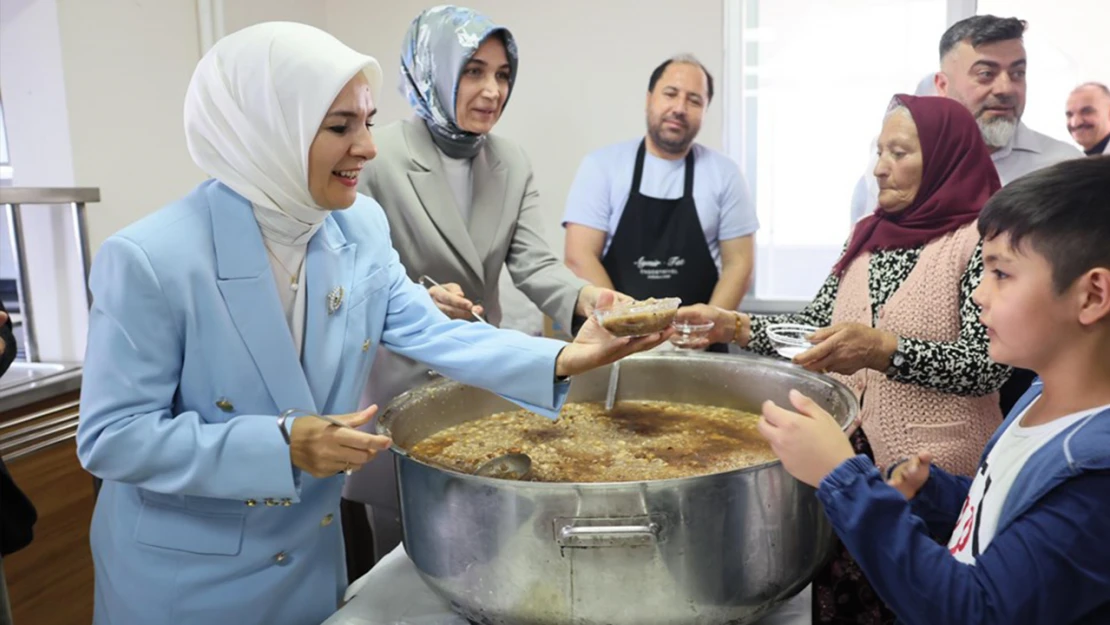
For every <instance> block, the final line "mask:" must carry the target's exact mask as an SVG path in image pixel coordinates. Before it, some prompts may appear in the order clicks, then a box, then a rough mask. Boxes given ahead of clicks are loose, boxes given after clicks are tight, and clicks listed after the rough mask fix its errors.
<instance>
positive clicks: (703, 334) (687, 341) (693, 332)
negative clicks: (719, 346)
mask: <svg viewBox="0 0 1110 625" xmlns="http://www.w3.org/2000/svg"><path fill="white" fill-rule="evenodd" d="M713 326H714V324H713V322H712V321H707V322H705V323H690V322H684V321H675V322H674V323H672V324H671V327H672V328H674V335H673V336H671V344H672V345H674V346H675V347H680V348H683V349H692V348H694V347H696V346H700V345H701V344H702V343H704V342H705V340H706V339H707V338H708V337H709V333H710V332H711V331H712V330H713Z"/></svg>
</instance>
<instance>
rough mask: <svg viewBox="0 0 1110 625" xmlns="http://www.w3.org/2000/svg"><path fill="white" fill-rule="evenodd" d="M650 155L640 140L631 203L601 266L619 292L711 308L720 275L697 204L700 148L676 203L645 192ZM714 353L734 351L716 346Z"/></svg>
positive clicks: (691, 158) (688, 156)
mask: <svg viewBox="0 0 1110 625" xmlns="http://www.w3.org/2000/svg"><path fill="white" fill-rule="evenodd" d="M644 154H645V146H644V142H643V141H640V149H639V150H638V151H637V152H636V165H635V167H634V168H633V173H632V188H631V189H629V191H628V202H627V203H625V205H624V212H623V213H622V214H621V219H620V222H619V223H618V224H617V231H616V232H614V233H613V240H612V241H611V242H610V243H609V250H608V251H607V252H606V253H605V256H604V257H603V258H602V259H601V265H602V266H603V267H605V271H606V272H607V273H608V274H609V279H610V280H612V281H613V288H614V289H616V290H617V291H620V292H621V293H625V294H627V295H629V296H631V297H634V298H636V299H647V298H649V297H655V298H662V297H679V298H681V299H682V305H683V306H687V305H690V304H708V303H709V298H710V297H712V295H713V289H714V288H716V286H717V280H718V278H719V277H720V273H719V272H718V271H717V264H716V263H715V262H713V255H712V254H710V253H709V243H707V242H706V240H705V233H704V231H703V230H702V227H701V220H700V219H698V209H697V207H696V206H695V205H694V150H693V149H692V148H691V150H690V151H689V152H688V153H687V154H686V181H685V184H684V185H683V190H682V197H680V198H678V199H676V200H661V199H658V198H653V197H647V196H645V195H642V194H641V193H640V181H641V179H642V177H643V172H644ZM710 351H715V352H725V351H728V350H727V347H726V346H725V345H712V346H710Z"/></svg>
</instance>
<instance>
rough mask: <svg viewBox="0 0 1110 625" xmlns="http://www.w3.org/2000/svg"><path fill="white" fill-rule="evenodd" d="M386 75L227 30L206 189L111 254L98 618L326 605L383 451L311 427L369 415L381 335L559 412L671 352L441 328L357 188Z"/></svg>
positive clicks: (297, 620) (159, 623)
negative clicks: (351, 498) (366, 468)
mask: <svg viewBox="0 0 1110 625" xmlns="http://www.w3.org/2000/svg"><path fill="white" fill-rule="evenodd" d="M380 80H381V71H380V69H379V66H378V64H377V62H376V61H375V60H374V59H372V58H370V57H367V56H363V55H361V54H358V53H356V52H354V51H353V50H351V49H349V48H347V47H346V46H344V45H343V44H341V43H340V42H339V41H338V40H336V39H335V38H333V37H331V36H330V35H328V34H326V33H323V32H322V31H319V30H316V29H314V28H311V27H309V26H305V25H301V24H292V23H268V24H260V25H256V26H252V27H249V28H246V29H244V30H242V31H239V32H237V33H234V34H232V35H230V36H228V37H226V38H224V39H222V40H221V41H220V42H218V43H217V44H216V45H215V46H214V47H213V48H212V50H210V51H209V52H208V53H207V54H206V55H205V56H204V58H203V59H201V61H200V63H199V64H198V66H197V69H196V72H195V73H194V75H193V79H192V81H191V83H190V85H189V89H188V93H187V95H186V104H185V131H186V137H187V142H188V146H189V151H190V154H191V155H192V156H193V159H194V160H195V161H196V163H197V164H198V165H199V166H200V167H201V169H203V170H204V171H205V172H207V173H208V174H209V175H210V176H211V177H212V179H211V180H209V181H207V182H204V183H202V184H201V185H200V186H198V187H197V188H196V189H195V190H193V191H192V192H191V193H189V194H188V195H187V196H185V197H184V198H182V199H181V200H179V201H177V202H174V203H172V204H170V205H169V206H166V207H164V208H162V209H161V210H159V211H157V212H155V213H154V214H152V215H150V216H148V217H146V218H144V219H142V220H140V221H138V222H137V223H135V224H133V225H131V226H129V227H127V228H125V229H123V230H122V231H120V232H118V233H117V234H115V235H113V236H112V237H110V238H109V239H108V240H107V241H105V242H104V244H103V246H102V247H101V248H100V251H99V254H98V255H97V258H96V261H95V263H94V264H93V270H92V276H91V289H92V293H93V298H94V304H93V308H92V312H91V315H90V321H89V339H88V352H87V354H86V359H85V370H84V382H83V386H82V395H81V417H80V425H79V427H78V433H77V439H78V440H77V442H78V455H79V456H80V459H81V463H82V464H83V465H84V467H85V468H86V469H87V470H89V471H90V472H91V473H92V474H94V475H96V476H97V477H99V478H101V479H103V480H104V482H103V486H102V488H101V491H100V495H99V498H98V500H97V504H96V511H95V513H94V515H93V523H92V530H91V542H92V552H93V559H94V563H95V567H96V607H95V616H94V622H95V623H97V624H101V625H108V624H113V625H140V624H141V625H218V624H222V623H234V624H236V625H317V624H318V623H320V622H322V621H323V620H325V619H326V618H327V617H328V616H329V615H330V614H331V613H332V612H334V611H335V610H336V608H337V604H338V601H339V599H340V597H341V596H342V593H343V590H344V588H345V586H346V572H345V567H344V560H343V540H342V536H341V532H340V524H339V522H338V515H339V498H340V491H341V489H342V482H343V473H344V471H349V470H351V469H352V468H354V467H357V466H360V465H362V464H364V463H366V462H367V461H369V460H370V459H371V458H372V457H373V456H374V454H375V453H377V452H378V451H380V450H383V449H385V448H387V447H388V445H389V440H388V439H386V438H384V437H380V436H376V435H372V434H367V433H363V432H358V431H352V430H349V429H342V428H338V427H335V426H334V425H330V424H328V423H327V422H326V421H324V420H323V419H319V418H316V417H315V416H312V415H315V414H331V415H335V416H336V418H337V419H339V420H341V421H343V422H345V423H346V424H348V425H352V426H357V425H360V424H362V423H365V422H367V421H368V420H369V419H370V418H371V417H372V416H373V414H374V410H375V408H373V407H371V408H370V409H368V410H366V411H363V412H361V413H355V412H354V411H355V408H356V406H357V403H358V398H359V392H360V391H361V389H362V385H363V383H364V381H365V380H366V376H367V372H368V371H369V369H370V365H371V362H372V361H373V358H374V355H375V353H376V352H377V348H378V346H379V345H385V346H386V347H388V348H389V349H391V350H393V351H396V352H398V353H401V354H404V355H406V356H408V357H411V358H413V359H415V360H419V361H422V362H425V363H427V364H428V365H429V366H430V367H432V368H434V369H436V370H437V371H440V372H442V373H443V374H444V375H447V376H449V377H452V378H455V379H457V380H460V381H462V382H465V383H468V384H473V385H475V386H479V387H483V388H486V389H489V390H492V391H495V392H497V393H500V394H501V395H503V396H505V397H506V398H509V399H511V400H512V401H515V402H517V403H518V404H519V405H521V406H524V407H527V408H530V409H532V410H535V411H537V412H540V413H542V414H546V415H548V416H554V415H555V414H556V413H557V411H558V410H559V408H560V406H561V404H562V402H563V398H564V397H565V395H566V391H567V383H566V381H565V380H563V378H565V377H566V376H570V375H573V374H576V373H580V372H582V371H585V370H587V369H589V368H592V367H595V366H598V365H601V364H606V363H608V362H611V361H613V360H615V359H617V358H619V357H622V356H624V355H627V354H629V353H632V352H634V351H639V350H642V349H647V348H650V347H652V346H654V345H655V344H658V343H659V342H660V341H662V340H663V338H664V337H663V336H661V335H657V336H654V337H648V338H645V339H641V340H637V341H631V342H630V341H628V340H618V339H613V338H612V337H610V336H608V335H607V334H606V333H604V332H603V331H602V330H601V329H600V328H599V327H598V326H597V325H596V324H594V323H591V324H590V325H588V326H587V327H585V328H584V329H583V331H582V332H581V333H580V334H579V336H578V337H577V338H576V340H575V342H574V343H571V344H567V343H562V342H559V341H553V340H547V339H538V338H531V337H526V336H524V335H523V334H519V333H513V332H508V331H501V330H496V329H494V328H492V327H490V326H486V325H483V324H471V323H466V322H463V321H450V320H448V318H447V317H446V316H444V315H443V314H442V313H441V312H440V311H439V310H438V309H437V308H436V306H435V304H433V302H432V300H431V299H430V298H429V296H428V292H427V290H425V289H423V288H421V287H419V286H417V285H415V284H413V283H411V282H410V281H409V280H408V279H407V278H406V276H405V270H404V268H403V267H402V266H401V265H400V263H399V261H398V256H397V254H396V252H394V251H393V249H392V247H391V245H390V241H389V230H388V225H387V221H386V219H385V216H384V215H383V214H382V210H381V207H379V206H378V205H377V204H376V203H375V202H374V201H373V200H370V199H368V198H366V197H363V196H358V195H357V194H356V190H355V187H356V182H357V179H358V173H359V170H360V169H361V167H362V166H363V165H364V164H365V163H366V161H368V160H370V159H371V158H373V157H374V155H375V147H374V143H373V140H372V137H371V133H370V130H369V127H370V126H371V125H372V123H371V121H372V119H373V115H374V112H375V108H374V95H375V93H376V89H377V87H378V86H379V84H380ZM289 409H297V410H300V411H304V413H303V414H305V416H295V417H292V418H285V419H283V418H281V417H280V416H279V415H282V414H284V413H285V411H287V410H289ZM298 414H301V413H298Z"/></svg>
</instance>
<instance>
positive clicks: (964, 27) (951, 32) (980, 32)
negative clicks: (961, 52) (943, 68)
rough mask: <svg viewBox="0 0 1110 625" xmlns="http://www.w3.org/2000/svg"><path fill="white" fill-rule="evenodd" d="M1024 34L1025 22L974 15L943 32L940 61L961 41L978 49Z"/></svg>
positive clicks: (1010, 18) (1015, 19)
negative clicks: (987, 44) (984, 45)
mask: <svg viewBox="0 0 1110 625" xmlns="http://www.w3.org/2000/svg"><path fill="white" fill-rule="evenodd" d="M1024 33H1025V20H1019V19H1018V18H1016V17H995V16H993V15H976V16H974V17H969V18H967V19H965V20H960V21H958V22H956V23H955V24H952V26H951V27H950V28H949V29H948V30H946V31H944V35H943V36H941V38H940V60H941V61H943V60H944V55H946V54H948V52H949V51H950V50H951V49H952V48H955V47H956V44H958V43H960V42H961V41H966V42H968V43H970V44H971V47H972V48H978V47H979V46H981V45H983V44H986V43H997V42H999V41H1009V40H1011V39H1021V38H1022V34H1024Z"/></svg>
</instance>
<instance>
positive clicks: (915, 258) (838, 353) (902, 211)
mask: <svg viewBox="0 0 1110 625" xmlns="http://www.w3.org/2000/svg"><path fill="white" fill-rule="evenodd" d="M878 155H879V158H878V163H877V164H876V165H875V172H874V173H875V177H876V178H877V179H878V183H879V190H880V193H879V201H878V204H879V205H878V207H876V208H875V210H874V213H872V214H871V215H870V216H869V217H866V218H864V219H862V220H860V222H859V223H858V224H857V225H856V226H855V228H854V231H853V232H852V235H851V237H850V238H849V240H848V243H847V245H846V247H845V250H844V253H843V254H842V255H841V257H840V259H839V261H838V262H837V263H836V265H835V266H834V267H833V270H832V272H831V274H830V275H829V277H828V279H827V280H826V281H825V283H824V285H823V286H822V287H821V290H820V291H819V292H818V293H817V296H816V297H815V298H814V300H813V301H812V302H811V303H810V304H809V305H808V306H806V307H805V309H803V310H802V311H801V312H798V313H796V314H790V315H775V316H759V315H755V316H749V315H746V314H743V313H736V312H732V311H722V310H718V309H714V308H710V307H708V306H691V307H689V308H684V309H682V310H680V313H679V318H680V319H682V320H687V321H706V320H713V321H715V322H716V325H715V328H714V331H713V334H712V335H711V336H710V337H709V340H711V341H723V342H727V341H730V340H731V341H734V342H736V343H738V344H739V345H741V346H742V347H745V348H747V349H748V350H751V351H754V352H758V353H763V354H774V353H775V346H774V345H773V344H772V342H771V340H770V339H769V337H768V336H767V328H768V327H769V326H770V325H772V324H778V323H793V324H803V325H810V326H814V327H817V328H820V329H819V330H818V331H817V332H816V333H815V334H813V335H812V336H811V337H810V342H811V343H813V344H814V346H813V347H811V348H809V349H808V350H806V351H804V352H802V353H801V354H798V355H796V356H795V357H794V359H793V361H794V362H795V363H796V364H798V365H801V366H803V367H805V368H807V369H810V370H813V371H822V372H827V373H830V374H832V375H833V377H836V378H837V379H839V380H841V381H842V382H844V383H845V384H846V385H848V386H849V387H850V388H851V389H852V390H853V391H854V392H855V393H856V395H857V397H859V398H860V399H861V414H860V417H861V426H860V428H859V429H858V430H857V431H856V433H855V434H854V435H853V444H854V445H855V447H856V449H857V451H858V452H860V453H866V454H868V455H869V456H871V457H873V458H874V460H875V462H876V463H877V464H878V465H879V466H880V467H887V466H890V465H891V464H893V463H895V462H896V461H897V460H899V459H900V458H903V457H907V456H910V455H912V454H914V453H916V452H917V451H918V450H920V449H929V450H932V451H933V452H934V462H935V463H936V464H939V465H941V466H942V467H944V468H945V469H947V470H948V471H951V472H953V473H959V474H965V475H971V474H972V473H974V471H975V467H976V464H977V463H978V460H979V454H980V452H981V451H982V449H983V446H984V444H985V443H986V442H987V439H988V438H990V436H991V433H992V432H993V430H994V429H995V428H996V427H997V426H998V424H999V423H1001V421H1002V414H1001V412H1000V410H999V407H998V389H999V388H1000V387H1001V386H1002V383H1003V382H1005V380H1006V378H1007V376H1008V375H1009V368H1007V367H1004V366H1001V365H998V364H996V363H994V362H992V361H991V360H990V357H989V356H988V355H987V345H988V341H987V332H986V329H985V328H984V326H983V325H982V324H980V323H979V308H978V306H976V304H975V303H974V302H973V301H972V299H971V293H972V291H973V290H974V289H975V287H976V286H978V284H979V281H980V280H981V278H982V273H983V259H982V250H981V243H980V240H979V235H978V231H977V230H976V219H977V218H978V215H979V210H980V209H981V208H982V207H983V205H984V204H985V203H986V201H987V199H988V198H989V197H990V196H991V195H993V194H994V192H995V191H997V190H998V189H999V187H1000V184H999V180H998V174H997V173H996V171H995V168H994V165H993V164H992V162H991V158H990V153H989V152H988V151H987V148H986V146H985V145H984V144H983V140H982V138H981V136H980V134H979V130H978V128H977V126H976V125H975V120H974V119H973V118H972V116H971V115H970V114H969V113H968V112H967V110H966V109H965V108H964V107H962V106H960V105H959V103H957V102H955V101H953V100H948V99H945V98H937V97H914V96H908V95H899V96H896V97H895V98H894V100H893V101H892V103H891V106H890V109H889V111H888V113H887V115H886V118H885V120H884V122H883V128H882V133H881V134H880V136H879V140H878ZM853 568H854V564H852V563H850V562H849V561H847V559H846V554H845V558H841V559H838V560H837V561H834V562H833V564H832V565H831V566H830V567H829V569H827V570H826V572H825V574H822V575H821V576H820V577H819V578H818V579H817V580H816V581H815V582H814V586H815V590H814V598H815V602H816V603H815V610H814V617H815V619H814V622H820V623H848V622H851V623H885V622H892V621H893V615H891V614H890V613H889V612H887V611H886V610H885V609H883V606H881V604H879V602H878V600H877V599H876V598H875V597H874V595H873V593H871V592H870V589H869V588H867V587H866V586H867V585H866V582H865V581H864V580H863V578H862V576H861V575H858V576H857V575H853V574H852V572H851V570H852V569H853ZM857 571H858V570H857ZM857 577H858V579H855V578H857Z"/></svg>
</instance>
